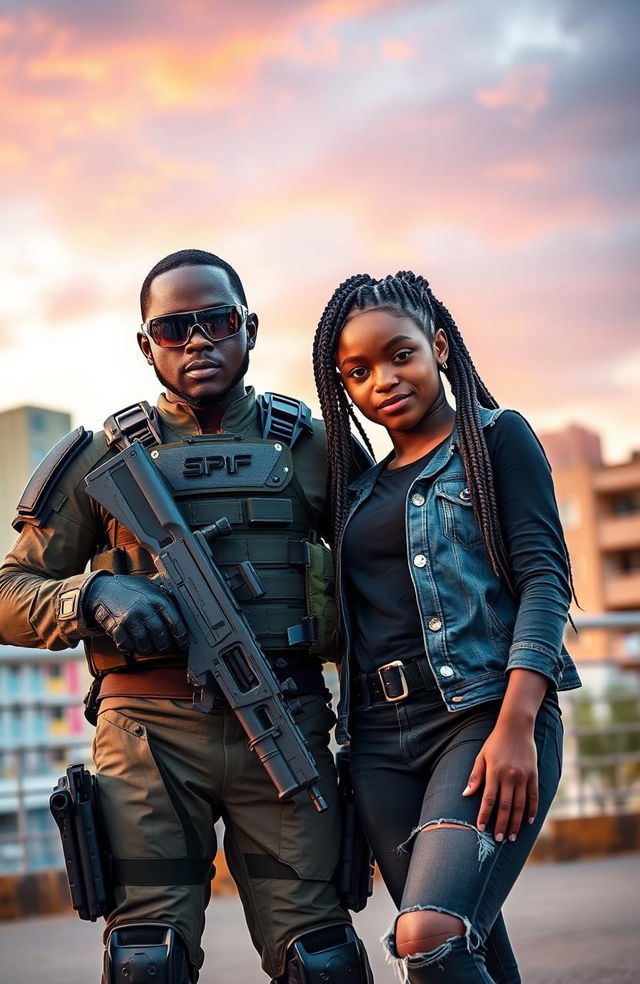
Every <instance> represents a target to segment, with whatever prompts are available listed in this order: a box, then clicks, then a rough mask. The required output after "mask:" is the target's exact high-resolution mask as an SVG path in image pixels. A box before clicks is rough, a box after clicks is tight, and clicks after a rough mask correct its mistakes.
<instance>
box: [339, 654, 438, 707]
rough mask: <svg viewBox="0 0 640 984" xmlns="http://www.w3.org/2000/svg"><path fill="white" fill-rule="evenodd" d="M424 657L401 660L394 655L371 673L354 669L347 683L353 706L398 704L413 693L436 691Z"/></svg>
mask: <svg viewBox="0 0 640 984" xmlns="http://www.w3.org/2000/svg"><path fill="white" fill-rule="evenodd" d="M430 677H431V669H430V668H429V665H428V663H427V661H426V660H425V658H424V657H419V658H417V659H412V660H409V661H408V662H406V663H403V662H402V660H400V659H396V660H393V661H392V662H391V663H386V664H385V665H384V666H379V667H378V669H377V670H374V671H373V672H372V673H354V674H353V679H352V683H351V694H352V705H353V707H371V706H373V705H374V704H398V703H401V702H402V701H403V700H406V699H407V698H408V697H412V696H413V695H414V694H419V693H424V692H427V691H431V692H436V693H437V692H438V688H437V686H436V683H435V681H434V680H433V679H430Z"/></svg>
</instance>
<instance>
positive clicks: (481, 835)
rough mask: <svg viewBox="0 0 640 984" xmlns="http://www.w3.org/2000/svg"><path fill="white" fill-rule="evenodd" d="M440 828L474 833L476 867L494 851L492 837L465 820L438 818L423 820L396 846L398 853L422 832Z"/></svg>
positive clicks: (494, 846)
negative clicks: (475, 838)
mask: <svg viewBox="0 0 640 984" xmlns="http://www.w3.org/2000/svg"><path fill="white" fill-rule="evenodd" d="M442 827H444V828H445V829H450V830H451V829H453V830H473V831H475V834H476V837H477V838H478V867H481V866H482V863H483V861H486V860H487V858H490V857H491V855H492V854H493V853H494V851H495V849H496V845H495V842H494V840H493V837H492V836H491V834H488V833H487V832H486V831H484V830H478V828H477V827H475V826H474V825H473V824H472V823H467V821H466V820H455V819H452V818H450V817H440V819H439V820H425V822H424V823H421V824H420V826H419V827H414V829H413V830H412V831H411V833H410V834H409V836H408V837H407V839H406V840H405V841H403V842H402V844H399V845H398V852H400V851H406V849H407V847H408V845H409V844H411V842H412V841H413V839H414V837H416V836H417V835H418V834H421V833H422V832H423V831H426V830H437V829H438V828H442Z"/></svg>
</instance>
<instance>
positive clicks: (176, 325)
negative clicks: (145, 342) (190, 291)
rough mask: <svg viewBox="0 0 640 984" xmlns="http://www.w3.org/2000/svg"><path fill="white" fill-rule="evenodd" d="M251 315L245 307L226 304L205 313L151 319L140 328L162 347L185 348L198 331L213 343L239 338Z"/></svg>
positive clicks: (192, 312)
mask: <svg viewBox="0 0 640 984" xmlns="http://www.w3.org/2000/svg"><path fill="white" fill-rule="evenodd" d="M248 314H249V310H248V308H246V307H243V306H242V304H224V305H220V306H219V307H211V308H205V309H204V310H203V311H180V312H179V313H178V314H165V315H163V316H162V317H160V318H150V319H149V320H148V321H145V322H144V324H142V325H140V327H141V329H142V331H143V332H144V333H145V335H147V336H148V337H149V338H150V339H151V341H152V342H155V343H156V345H160V346H161V348H182V346H183V345H186V344H187V342H188V341H189V339H190V338H191V336H192V334H193V332H194V331H195V329H196V328H199V329H200V331H201V332H202V334H203V335H204V336H205V337H206V338H208V339H209V341H210V342H221V341H222V339H223V338H231V336H232V335H237V334H238V332H239V331H240V329H241V328H242V326H243V325H244V323H245V321H246V320H247V316H248Z"/></svg>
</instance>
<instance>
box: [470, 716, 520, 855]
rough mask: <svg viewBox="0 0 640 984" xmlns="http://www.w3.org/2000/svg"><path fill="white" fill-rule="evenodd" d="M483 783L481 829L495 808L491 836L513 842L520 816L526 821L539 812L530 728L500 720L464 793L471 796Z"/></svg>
mask: <svg viewBox="0 0 640 984" xmlns="http://www.w3.org/2000/svg"><path fill="white" fill-rule="evenodd" d="M483 782H484V793H483V795H482V802H481V803H480V809H479V811H478V819H477V821H476V824H477V827H478V830H484V829H485V827H486V826H487V824H488V823H489V819H490V817H491V814H492V813H493V811H494V810H496V820H495V828H494V837H495V839H496V840H497V841H501V840H504V838H505V836H507V837H508V838H509V840H510V841H514V840H515V839H516V837H517V835H518V832H519V830H520V827H521V825H522V822H523V818H524V817H526V818H527V820H528V822H529V823H532V822H533V821H534V819H535V816H536V813H537V811H538V755H537V751H536V745H535V742H534V740H533V727H527V726H526V725H524V726H523V725H522V723H521V724H520V726H517V724H516V723H515V722H509V723H502V722H501V721H500V719H498V722H497V724H496V726H495V728H494V729H493V731H492V732H491V734H490V735H489V737H488V738H487V740H486V741H485V743H484V745H483V746H482V748H481V750H480V753H479V754H478V756H477V758H476V760H475V762H474V764H473V769H472V771H471V775H470V777H469V784H468V786H467V788H466V789H465V791H464V793H463V794H462V795H463V796H473V794H474V793H476V792H477V791H478V790H479V789H480V787H481V786H482V784H483Z"/></svg>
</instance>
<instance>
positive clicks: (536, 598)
mask: <svg viewBox="0 0 640 984" xmlns="http://www.w3.org/2000/svg"><path fill="white" fill-rule="evenodd" d="M314 371H315V376H316V383H317V387H318V393H319V397H320V403H321V406H322V411H323V415H324V419H325V423H326V429H327V439H328V452H329V453H328V459H329V484H330V492H331V500H332V507H333V522H334V545H335V550H336V554H337V570H338V585H339V591H338V602H339V610H340V614H341V626H342V635H343V662H342V668H341V700H340V708H339V722H338V729H339V730H338V740H339V741H340V742H341V743H345V742H347V741H348V740H349V739H350V741H351V760H352V778H353V783H354V790H355V794H356V801H357V804H358V810H359V813H360V816H361V819H362V823H363V825H364V828H365V831H366V833H367V835H368V837H369V840H370V843H371V846H372V849H373V852H374V854H375V857H376V860H377V862H378V865H379V868H380V871H381V873H382V877H383V879H384V881H385V883H386V885H387V887H388V889H389V891H390V893H391V896H392V897H393V899H394V901H395V903H396V906H397V907H398V910H399V914H398V916H397V917H396V919H395V921H394V924H393V926H392V927H391V929H390V930H389V932H388V933H387V935H386V937H385V944H386V947H387V950H388V953H389V955H390V957H391V958H395V959H397V960H399V961H401V964H400V966H401V968H402V969H403V972H404V975H405V979H406V980H408V981H410V982H412V984H426V982H431V981H434V982H438V984H474V982H485V984H491V982H495V984H515V982H518V981H520V975H519V972H518V967H517V964H516V961H515V957H514V955H513V951H512V950H511V946H510V944H509V939H508V936H507V932H506V929H505V926H504V922H503V919H502V915H501V908H502V904H503V902H504V900H505V898H506V897H507V895H508V893H509V891H510V889H511V887H512V885H513V884H514V882H515V880H516V878H517V876H518V874H519V872H520V870H521V869H522V866H523V865H524V863H525V861H526V858H527V856H528V855H529V853H530V852H531V849H532V847H533V844H534V842H535V839H536V836H537V834H538V832H539V830H540V827H541V825H542V822H543V820H544V817H545V815H546V813H547V811H548V809H549V806H550V804H551V801H552V799H553V796H554V794H555V791H556V788H557V785H558V780H559V776H560V763H561V755H562V725H561V721H560V710H559V707H558V700H557V691H558V690H560V689H561V690H565V689H570V688H573V687H578V686H579V685H580V680H579V678H578V675H577V672H576V669H575V666H574V664H573V662H572V660H571V658H570V656H569V655H568V653H567V652H566V650H565V649H564V647H563V644H562V637H563V631H564V628H565V624H566V621H567V615H568V606H569V603H570V600H571V596H572V578H571V571H570V566H569V560H568V556H567V551H566V547H565V542H564V537H563V534H562V528H561V525H560V521H559V518H558V511H557V507H556V503H555V498H554V494H553V486H552V482H551V475H550V469H549V466H548V463H547V460H546V458H545V455H544V452H543V451H542V448H541V446H540V444H539V443H538V441H537V439H536V437H535V435H534V434H533V432H532V431H531V428H530V427H529V425H528V424H527V423H526V421H525V420H524V419H523V418H522V417H521V416H520V415H519V414H518V413H516V412H514V411H510V410H507V411H504V410H501V409H499V408H498V404H497V403H496V401H495V400H494V398H493V397H492V395H491V393H490V392H489V390H488V389H487V387H486V386H485V384H484V383H483V381H482V380H481V378H480V376H479V375H478V373H477V371H476V369H475V367H474V364H473V362H472V360H471V357H470V355H469V352H468V351H467V348H466V346H465V344H464V342H463V340H462V337H461V335H460V332H459V330H458V328H457V326H456V324H455V322H454V320H453V318H452V317H451V315H450V314H449V312H448V310H447V309H446V307H445V306H444V305H443V304H442V303H441V302H440V301H439V300H437V298H436V297H434V295H433V293H432V292H431V289H430V287H429V284H428V283H427V281H426V280H424V279H423V278H422V277H419V276H416V275H415V274H413V273H407V272H400V273H398V274H396V275H395V276H389V277H386V278H385V279H384V280H374V279H372V278H371V277H369V276H368V275H366V274H362V275H358V276H355V277H351V278H350V279H349V280H346V281H345V282H344V283H343V284H341V285H340V287H338V289H337V290H336V292H335V293H334V295H333V297H332V298H331V300H330V301H329V303H328V305H327V307H326V309H325V311H324V314H323V315H322V318H321V320H320V324H319V326H318V330H317V332H316V337H315V341H314ZM443 375H444V376H445V377H446V378H447V379H448V381H449V384H450V388H451V392H452V394H453V398H454V400H455V409H454V408H453V406H452V405H451V404H450V403H449V402H448V399H447V395H446V392H445V389H444V387H443V383H442V377H443ZM353 404H355V406H356V407H357V409H358V410H359V411H360V412H361V413H362V414H363V415H364V416H365V417H366V418H367V419H369V420H371V421H372V422H374V423H376V424H381V425H382V426H383V427H385V428H386V430H387V432H388V434H389V437H390V438H391V442H392V445H393V450H392V452H391V453H390V454H389V455H388V456H387V457H386V458H385V459H384V460H383V461H382V462H380V463H378V464H377V465H375V466H374V467H373V468H370V469H369V470H368V471H367V472H366V473H365V474H364V475H362V476H361V477H360V478H359V479H358V480H357V482H355V483H354V484H352V485H351V486H349V485H348V481H349V475H350V473H352V470H351V454H352V450H351V449H352V441H351V440H350V425H351V422H353V423H354V424H355V426H356V427H357V429H358V430H359V432H360V434H361V436H362V437H363V438H364V440H365V442H366V443H367V444H368V441H367V439H366V435H365V434H364V431H363V429H362V427H361V426H360V424H359V422H358V420H357V418H356V417H355V414H354V411H353Z"/></svg>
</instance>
